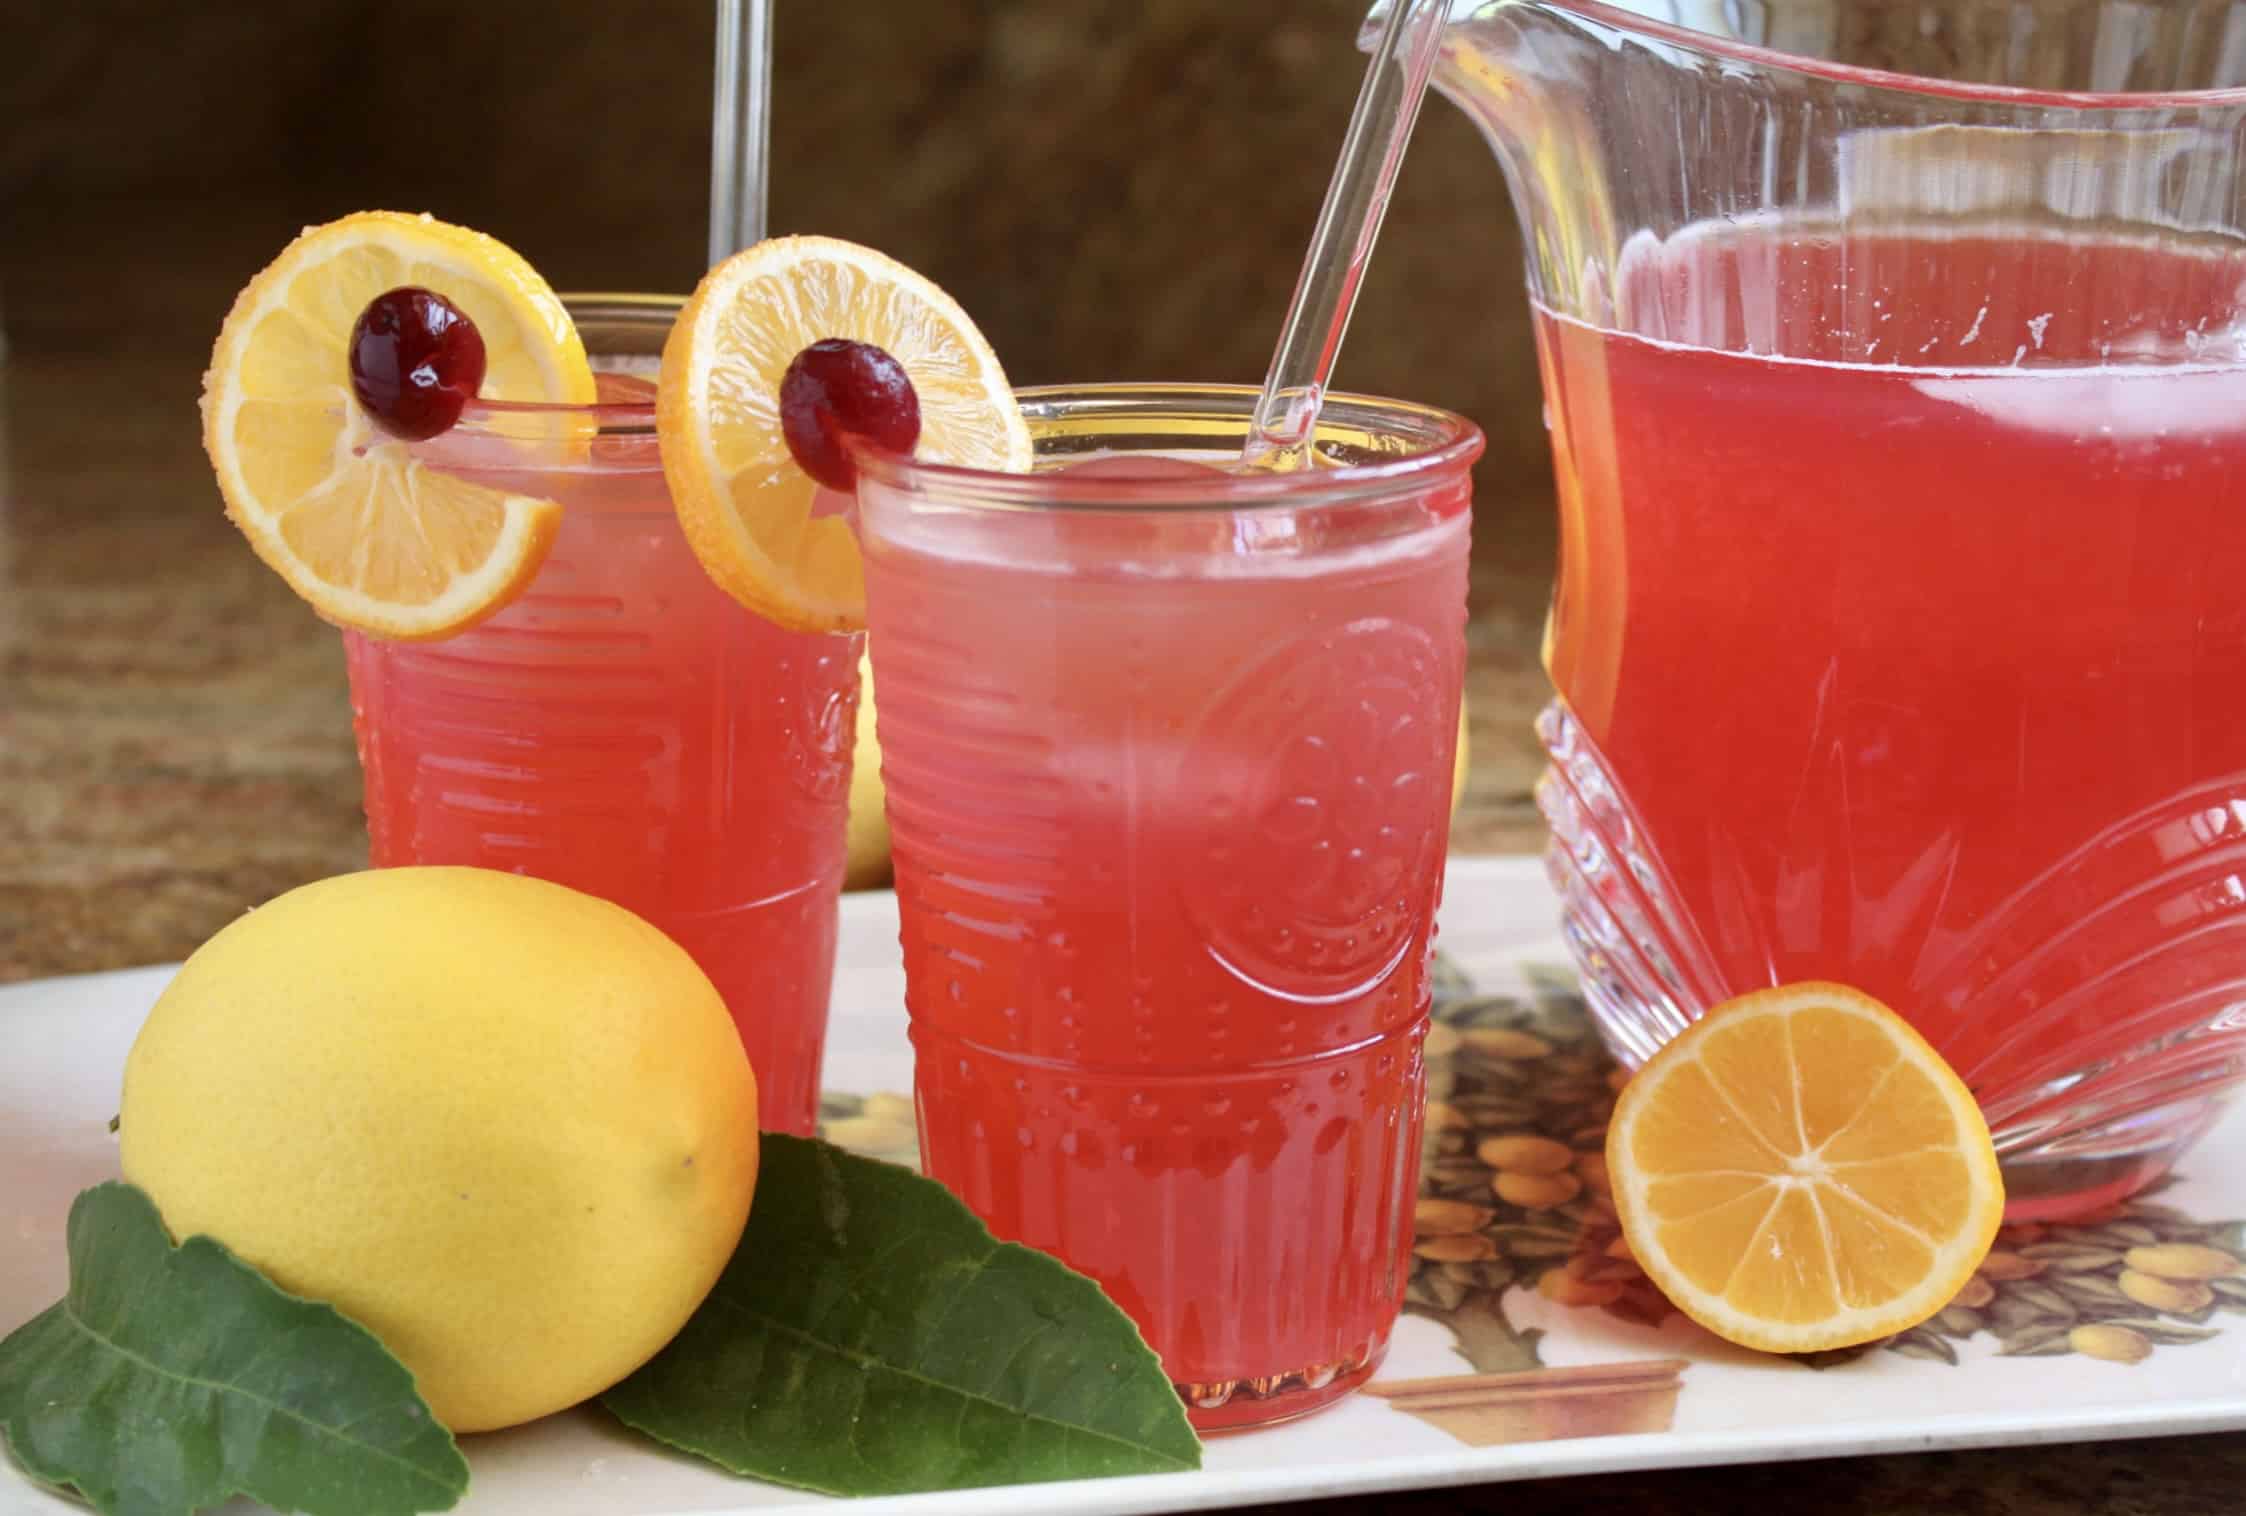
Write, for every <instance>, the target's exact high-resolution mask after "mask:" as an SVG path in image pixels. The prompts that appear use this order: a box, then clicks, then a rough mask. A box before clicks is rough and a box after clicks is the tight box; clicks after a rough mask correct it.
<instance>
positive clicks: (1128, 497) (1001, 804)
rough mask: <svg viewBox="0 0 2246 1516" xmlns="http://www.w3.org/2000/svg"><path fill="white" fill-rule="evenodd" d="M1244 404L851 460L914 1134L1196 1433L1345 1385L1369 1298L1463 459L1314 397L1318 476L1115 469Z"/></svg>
mask: <svg viewBox="0 0 2246 1516" xmlns="http://www.w3.org/2000/svg"><path fill="white" fill-rule="evenodd" d="M1253 400H1254V393H1253V391H1250V390H1244V389H1243V390H1232V389H1222V390H1219V389H1163V388H1154V387H1134V386H1110V387H1103V388H1090V389H1082V390H1071V391H1060V392H1051V391H1031V392H1028V393H1026V394H1025V395H1024V403H1025V406H1026V408H1027V411H1028V414H1029V418H1030V427H1031V430H1032V432H1033V434H1034V435H1035V437H1036V439H1037V444H1038V461H1039V469H1040V472H1038V473H1036V474H1033V475H1014V476H1005V475H987V474H972V473H967V472H964V471H958V470H949V469H938V468H929V467H921V466H915V465H911V464H900V463H896V462H884V461H867V462H865V463H864V464H863V465H862V469H863V472H862V474H861V477H860V481H859V486H858V500H859V510H860V520H861V528H862V533H863V538H864V541H865V545H866V564H867V603H868V608H869V612H870V618H871V638H872V642H871V646H872V649H873V656H874V666H875V675H874V677H875V682H876V684H877V686H878V688H879V690H880V695H881V699H880V725H881V731H880V735H881V742H882V750H883V778H884V782H885V784H886V786H887V792H888V799H889V816H890V823H891V828H892V833H893V838H894V851H895V857H896V869H897V892H898V899H899V903H900V906H901V908H902V914H903V941H904V952H905V968H906V977H907V986H908V989H907V996H908V1004H909V1006H910V1009H911V1013H912V1035H913V1043H914V1048H915V1053H916V1058H917V1075H916V1090H917V1095H918V1101H919V1111H920V1127H921V1151H922V1153H923V1155H924V1158H925V1160H926V1162H927V1165H928V1168H929V1171H930V1172H931V1173H932V1174H934V1175H935V1176H936V1177H938V1178H939V1179H941V1180H943V1181H944V1182H945V1183H946V1184H948V1185H950V1186H951V1187H952V1188H953V1189H954V1190H955V1191H957V1192H958V1193H959V1194H960V1195H961V1196H962V1197H963V1198H964V1199H965V1200H966V1201H967V1202H968V1204H970V1205H971V1206H973V1207H974V1208H975V1209H976V1210H977V1211H978V1212H979V1213H980V1214H981V1215H982V1216H983V1217H984V1218H985V1219H987V1220H988V1221H989V1222H990V1223H991V1225H992V1226H993V1228H994V1229H995V1230H997V1231H998V1233H999V1234H1000V1235H1002V1236H1006V1237H1010V1238H1015V1239H1018V1240H1020V1241H1023V1242H1027V1243H1030V1244H1032V1245H1034V1246H1037V1247H1040V1248H1045V1249H1049V1250H1051V1251H1053V1252H1055V1253H1058V1254H1059V1255H1060V1256H1062V1257H1063V1258H1066V1259H1067V1260H1069V1261H1070V1262H1071V1263H1073V1264H1075V1265H1076V1266H1077V1267H1079V1268H1081V1269H1084V1270H1086V1271H1087V1272H1089V1273H1091V1274H1092V1275H1094V1276H1095V1277H1096V1278H1098V1279H1099V1280H1100V1282H1101V1283H1102V1284H1103V1285H1104V1286H1105V1287H1106V1288H1107V1290H1108V1291H1109V1292H1110V1294H1112V1295H1113V1296H1114V1298H1115V1299H1116V1300H1117V1301H1118V1302H1119V1303H1120V1304H1121V1305H1122V1306H1123V1307H1124V1308H1125V1309H1126V1310H1127V1311H1129V1312H1130V1313H1131V1314H1132V1316H1133V1317H1134V1318H1135V1319H1136V1320H1137V1321H1138V1322H1139V1324H1140V1326H1141V1327H1142V1328H1143V1329H1144V1330H1145V1332H1146V1334H1147V1337H1148V1340H1149V1341H1150V1342H1151V1343H1152V1344H1153V1345H1154V1347H1155V1348H1156V1350H1157V1351H1158V1352H1160V1353H1161V1354H1162V1356H1163V1359H1164V1362H1165V1363H1166V1364H1167V1365H1168V1367H1169V1370H1170V1373H1171V1376H1172V1377H1173V1378H1174V1379H1175V1380H1177V1381H1178V1382H1179V1386H1180V1389H1181V1391H1182V1393H1184V1395H1185V1396H1186V1399H1187V1401H1188V1404H1189V1407H1190V1410H1191V1413H1192V1414H1193V1416H1194V1418H1195V1420H1196V1421H1197V1422H1199V1423H1200V1424H1201V1425H1203V1426H1233V1425H1247V1424H1253V1423H1256V1422H1262V1421H1269V1420H1275V1419H1278V1418H1281V1417H1284V1416H1288V1415H1292V1414H1296V1413H1299V1412H1301V1411H1304V1410H1308V1409H1310V1408H1312V1407H1314V1406H1316V1405H1319V1404H1322V1403H1324V1402H1325V1401H1327V1400H1330V1399H1332V1398H1334V1397H1336V1396H1338V1395H1340V1394H1343V1393H1345V1392H1346V1391H1347V1390H1349V1389H1350V1388H1351V1387H1353V1386H1354V1385H1355V1384H1356V1383H1357V1382H1358V1381H1360V1380H1362V1379H1363V1378H1364V1377H1365V1376H1366V1375H1368V1374H1369V1373H1370V1372H1371V1371H1372V1369H1373V1367H1374V1366H1375V1365H1376V1364H1377V1363H1378V1362H1379V1359H1380V1356H1381V1354H1382V1352H1383V1351H1384V1350H1385V1348H1386V1345H1387V1340H1388V1333H1389V1328H1390V1326H1391V1325H1392V1324H1393V1322H1394V1319H1395V1316H1396V1312H1397V1309H1398V1307H1399V1305H1400V1303H1401V1298H1402V1291H1403V1288H1404V1285H1405V1283H1406V1275H1407V1273H1408V1269H1407V1266H1406V1265H1407V1262H1408V1254H1409V1248H1410V1241H1411V1237H1410V1233H1411V1220H1412V1216H1411V1209H1412V1194H1413V1190H1414V1187H1415V1183H1416V1178H1417V1173H1418V1163H1419V1124H1420V1108H1421V1097H1422V1094H1423V1088H1422V1068H1421V1058H1420V1044H1421V1040H1422V1037H1423V1036H1424V1034H1425V1030H1426V1025H1427V1012H1428V994H1429V982H1428V964H1429V954H1430V952H1431V951H1432V946H1433V934H1434V908H1435V902H1436V898H1437V895H1438V893H1439V891H1440V888H1441V876H1442V864H1443V856H1444V842H1445V836H1446V832H1447V827H1448V819H1449V809H1450V807H1449V799H1450V775H1451V755H1452V752H1453V744H1454V741H1455V735H1456V728H1457V721H1458V696H1459V683H1460V676H1461V668H1462V663H1463V657H1464V623H1465V607H1466V550H1467V531H1468V505H1469V494H1470V485H1469V476H1468V472H1467V471H1468V467H1469V465H1470V464H1471V462H1472V460H1473V458H1474V457H1475V455H1476V454H1477V453H1478V452H1479V451H1480V448H1481V437H1480V434H1479V433H1478V432H1476V431H1475V430H1474V429H1473V428H1472V427H1471V426H1469V425H1468V424H1466V423H1465V422H1462V421H1460V420H1458V419H1457V418H1455V417H1451V416H1448V415H1445V414H1442V413H1440V412H1433V411H1428V410H1424V409H1421V408H1418V407H1412V406H1405V405H1400V404H1395V403H1391V402H1384V401H1370V400H1363V401H1361V400H1356V399H1351V398H1348V397H1340V398H1336V399H1334V400H1332V401H1330V402H1329V403H1328V406H1327V409H1326V423H1325V425H1324V426H1323V427H1322V428H1321V432H1320V440H1319V448H1320V452H1321V454H1322V462H1323V464H1324V465H1326V466H1323V467H1320V468H1316V469H1313V470H1308V471H1304V472H1299V473H1294V474H1285V475H1277V474H1264V475H1252V476H1237V475H1228V474H1224V473H1220V472H1217V471H1215V470H1214V469H1211V468H1206V467H1204V468H1192V467H1185V466H1181V465H1178V464H1174V463H1173V464H1171V465H1169V471H1168V472H1167V473H1166V474H1163V475H1160V476H1152V477H1150V476H1146V475H1144V474H1143V473H1134V475H1133V476H1132V477H1121V476H1119V475H1118V474H1117V473H1116V472H1114V471H1115V470H1117V469H1119V468H1123V467H1125V465H1123V464H1121V463H1119V462H1118V461H1117V460H1118V459H1119V458H1134V457H1135V458H1137V459H1139V460H1141V461H1140V463H1139V464H1137V465H1135V466H1134V467H1135V468H1136V469H1143V468H1144V466H1145V465H1144V462H1143V460H1144V459H1146V458H1148V457H1150V456H1151V457H1154V458H1156V459H1178V458H1184V459H1195V458H1199V459H1201V460H1202V461H1204V462H1205V463H1216V464H1221V463H1225V462H1228V461H1231V460H1235V459H1237V457H1238V456H1239V449H1240V445H1241V442H1242V439H1243V438H1244V436H1245V434H1246V428H1247V424H1248V418H1249V414H1250V410H1251V407H1252V404H1253ZM1072 464H1089V467H1088V468H1086V469H1085V470H1083V471H1075V470H1072V469H1071V468H1070V467H1069V466H1070V465H1072Z"/></svg>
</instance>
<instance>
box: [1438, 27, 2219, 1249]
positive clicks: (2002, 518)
mask: <svg viewBox="0 0 2246 1516" xmlns="http://www.w3.org/2000/svg"><path fill="white" fill-rule="evenodd" d="M2241 84H2246V12H2242V11H2241V10H2240V9H2239V8H2238V7H2236V6H2234V5H2230V4H2227V3H2215V0H2145V3H2139V0H1900V3H1898V0H1724V3H1713V0H1709V3H1702V0H1639V3H1631V4H1628V5H1623V6H1609V5H1601V4H1597V3H1590V0H1509V3H1503V4H1496V3H1471V0H1461V3H1459V4H1458V5H1457V6H1456V7H1455V9H1454V11H1453V17H1452V24H1451V27H1450V30H1449V32H1448V34H1447V36H1446V38H1445V57H1444V60H1443V63H1442V65H1441V68H1440V70H1439V74H1438V87H1439V88H1441V89H1442V90H1443V91H1444V92H1446V93H1447V94H1449V95H1450V96H1451V98H1452V99H1453V100H1454V101H1456V102H1457V103H1458V104H1459V105H1460V106H1462V107H1463V108H1464V109H1466V110H1467V111H1468V112H1469V114H1470V115H1471V116H1472V117H1473V118H1474V119H1475V120H1476V121H1477V122H1478V123H1479V124H1480V125H1481V126H1482V128H1483V130H1484V132H1485V134H1486V135H1487V137H1488V139H1489V141H1490V142H1491V144H1492V145H1493V146H1494V147H1495V149H1496V151H1497V153H1498V156H1499V158H1500V159H1501V160H1502V163H1503V167H1504V170H1505V174H1506V178H1507V180H1508V182H1509V184H1510V186H1511V189H1512V192H1513V200H1514V204H1515V208H1516V210H1517V212H1518V214H1519V216H1520V219H1521V222H1522V225H1523V228H1524V230H1525V233H1526V237H1525V241H1526V243H1527V245H1528V249H1529V260H1528V261H1529V266H1528V286H1529V295H1530V298H1531V301H1532V304H1533V306H1534V311H1535V320H1536V326H1537V332H1538V341H1539V348H1540V355H1541V359H1542V364H1543V373H1544V384H1545V394H1546V401H1547V414H1548V418H1549V421H1550V426H1551V431H1552V444H1553V453H1554V457H1555V460H1556V463H1557V473H1558V483H1559V495H1560V518H1561V568H1560V577H1559V584H1558V588H1557V593H1556V595H1555V598H1554V602H1553V608H1552V616H1551V621H1550V623H1549V627H1548V634H1547V641H1546V663H1547V667H1548V668H1549V670H1550V672H1551V674H1552V677H1553V681H1554V683H1555V685H1556V686H1557V688H1558V691H1559V696H1560V699H1559V701H1558V702H1557V703H1555V704H1554V705H1553V706H1552V707H1551V708H1550V709H1549V710H1548V711H1547V712H1546V713H1545V715H1544V718H1543V720H1542V722H1541V723H1540V731H1541V733H1542V736H1543V739H1544V742H1545V746H1546V748H1547V749H1548V751H1549V753H1550V757H1551V765H1550V768H1549V770H1548V772H1547V774H1546V777H1545V779H1544V781H1543V783H1542V785H1541V786H1540V789H1539V799H1540V801H1541V803H1542V806H1543V809H1544V813H1545V815H1546V816H1547V818H1548V819H1549V820H1550V823H1551V827H1552V838H1553V840H1552V846H1551V850H1550V853H1549V862H1550V867H1551V871H1552V875H1553V877H1554V879H1555V881H1556V882H1557V884H1558V885H1559V887H1560V890H1561V891H1562V893H1563V895H1564V897H1565V931H1566V935H1567V938H1568V941H1569V943H1570V945H1571V947H1572V949H1573V952H1574V954H1575V957H1576V960H1577V962H1578V964H1579V966H1580V967H1581V969H1582V971H1583V977H1584V982H1585V985H1586V988H1587V991H1588V993H1589V995H1590V998H1591V1000H1592V1003H1593V1004H1594V1006H1595V1007H1596V1009H1597V1012H1598V1014H1599V1017H1600V1019H1601V1022H1602V1024H1603V1026H1604V1028H1605V1031H1606V1034H1607V1037H1608V1039H1609V1040H1610V1042H1611V1043H1612V1044H1613V1046H1614V1047H1615V1049H1616V1051H1617V1052H1618V1053H1619V1054H1620V1055H1621V1056H1622V1057H1623V1058H1624V1059H1625V1060H1626V1061H1628V1062H1631V1063H1636V1062H1638V1061H1640V1060H1642V1059H1644V1058H1645V1057H1647V1056H1648V1055H1649V1054H1650V1053H1652V1051H1653V1050H1654V1049H1655V1048H1657V1047H1659V1046H1660V1045H1661V1044H1662V1043H1663V1042H1664V1041H1665V1040H1666V1039H1667V1038H1669V1037H1670V1036H1672V1035H1674V1034H1675V1033H1676V1031H1677V1030H1678V1029H1679V1028H1681V1027H1682V1026H1684V1025H1685V1024H1686V1023H1687V1022H1688V1021H1689V1020H1690V1019H1691V1018H1692V1017H1694V1016H1696V1015H1698V1014H1700V1013H1701V1012H1702V1011H1703V1010H1705V1009H1706V1008H1707V1007H1708V1006H1709V1005H1710V1004H1711V1003H1713V1002H1714V1001H1716V1000H1719V999H1721V998H1723V997H1725V996H1728V995H1732V994H1735V993H1738V992H1740V991H1744V990H1747V989H1751V988H1755V987H1759V986H1763V985H1768V984H1772V983H1779V982H1785V981H1789V980H1798V979H1804V978H1828V979H1839V980H1843V981H1846V982H1848V983H1851V984H1855V985H1858V986H1860V987H1862V988H1864V989H1866V990H1868V991H1870V992H1871V993H1873V994H1875V995H1877V996H1879V997H1880V998H1881V999H1883V1000H1886V1001H1887V1002H1889V1003H1890V1004H1892V1005H1894V1006H1895V1007H1896V1008H1897V1009H1898V1010H1900V1011H1902V1012H1903V1013H1904V1014H1905V1015H1907V1016H1909V1017H1910V1018H1911V1019H1912V1020H1913V1021H1914V1022H1916V1023H1917V1025H1918V1026H1919V1027H1920V1028H1921V1029H1922V1030H1923V1031H1924V1032H1925V1033H1926V1034H1927V1035H1928V1037H1929V1038H1930V1039H1931V1040H1932V1041H1933V1042H1934V1044H1935V1045H1936V1046H1937V1047H1938V1048H1940V1049H1941V1051H1942V1052H1943V1053H1944V1054H1945V1055H1946V1056H1947V1057H1948V1058H1949V1059H1950V1061H1951V1062H1952V1063H1953V1064H1955V1065H1956V1066H1957V1068H1958V1069H1959V1071H1960V1072H1961V1073H1962V1074H1963V1075H1964V1076H1965V1078H1966V1079H1967V1080H1968V1081H1969V1083H1971V1085H1972V1086H1973V1088H1974V1090H1975V1092H1976V1094H1977V1095H1978V1096H1979V1098H1980V1100H1981V1102H1982V1105H1983V1107H1984V1109H1985V1110H1986V1112H1987V1114H1988V1116H1989V1119H1990V1122H1991V1125H1992V1127H1993V1129H1994V1131H1995V1133H1996V1137H1997V1142H1998V1148H1999V1151H2000V1153H2001V1154H2002V1155H2003V1157H2004V1161H2005V1168H2006V1176H2007V1183H2008V1186H2009V1190H2010V1195H2011V1199H2012V1211H2013V1215H2014V1216H2015V1218H2016V1219H2018V1218H2026V1217H2035V1216H2050V1215H2064V1214H2069V1213H2074V1212H2079V1211H2082V1210H2085V1209H2088V1208H2092V1207H2095V1206H2098V1205H2101V1204H2105V1203H2108V1202H2110V1201H2112V1200H2115V1199H2117V1198H2119V1197H2121V1196H2123V1195H2125V1194H2127V1193H2128V1192H2130V1191H2131V1190H2133V1189H2135V1188H2137V1187H2139V1186H2141V1185H2143V1184H2144V1183H2146V1182H2147V1181H2148V1180H2150V1179H2151V1178H2153V1177H2155V1176H2157V1175H2158V1174H2159V1173H2161V1172H2162V1171H2163V1170H2164V1169H2165V1168H2166V1167H2167V1166H2168V1164H2169V1163H2170V1162H2172V1161H2173V1159H2174V1156H2175V1155H2176V1153H2178V1152H2179V1151H2180V1150H2181V1149H2182V1147H2183V1146H2184V1145H2186V1144H2187V1143H2189V1142H2190V1141H2191V1140H2192V1139H2193V1138H2194V1137H2195V1136H2196V1135H2197V1134H2198V1133H2199V1132H2201V1131H2202V1130H2204V1128H2205V1127H2206V1125H2207V1124H2208V1122H2209V1121H2210V1120H2211V1119H2212V1117H2213V1114H2214V1112H2215V1110H2216V1107H2217V1105H2218V1103H2219V1101H2220V1100H2221V1099H2222V1098H2223V1096H2224V1095H2225V1094H2226V1093H2227V1092H2228V1091H2229V1090H2230V1088H2231V1087H2232V1086H2233V1085H2234V1084H2235V1083H2236V1082H2237V1081H2238V1080H2239V1079H2240V1077H2241V1076H2242V1075H2246V883H2242V881H2246V870H2242V864H2246V704H2242V703H2241V701H2240V699H2239V693H2240V691H2241V690H2246V613H2242V611H2241V605H2242V604H2246V602H2242V600H2241V596H2240V591H2239V586H2240V585H2241V584H2242V583H2246V518H2242V516H2241V511H2242V508H2246V347H2242V340H2241V339H2242V335H2246V183H2242V181H2241V178H2240V165H2241V163H2242V162H2246V158H2242V156H2241V151H2240V149H2241V145H2242V140H2241V139H2242V132H2246V91H2242V90H2241V89H2240V86H2241Z"/></svg>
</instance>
